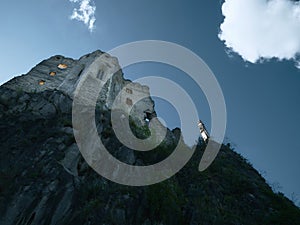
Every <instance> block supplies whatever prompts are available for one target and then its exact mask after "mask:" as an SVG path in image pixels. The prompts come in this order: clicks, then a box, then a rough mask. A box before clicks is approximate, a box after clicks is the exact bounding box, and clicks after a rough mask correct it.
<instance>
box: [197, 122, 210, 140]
mask: <svg viewBox="0 0 300 225" xmlns="http://www.w3.org/2000/svg"><path fill="white" fill-rule="evenodd" d="M198 127H199V129H200V134H201V137H202V139H203V141H204V142H205V143H207V142H208V139H209V134H208V132H207V130H206V128H205V126H204V123H203V122H202V121H201V120H199V121H198Z"/></svg>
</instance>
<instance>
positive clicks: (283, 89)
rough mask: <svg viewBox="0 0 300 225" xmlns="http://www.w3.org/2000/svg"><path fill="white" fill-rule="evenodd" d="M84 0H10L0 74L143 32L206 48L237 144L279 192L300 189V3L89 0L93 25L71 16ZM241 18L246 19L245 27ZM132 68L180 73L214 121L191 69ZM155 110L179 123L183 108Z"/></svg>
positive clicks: (141, 36)
mask: <svg viewBox="0 0 300 225" xmlns="http://www.w3.org/2000/svg"><path fill="white" fill-rule="evenodd" d="M80 2H82V1H80V0H79V1H77V2H76V1H74V0H73V2H71V1H69V0H41V1H33V0H27V1H16V0H10V1H3V2H2V7H1V9H2V10H1V13H0V26H1V36H0V49H1V51H0V59H1V62H2V64H1V65H2V66H1V67H0V83H3V82H5V81H7V80H9V79H11V78H12V77H14V76H17V75H21V74H25V73H27V72H28V71H29V70H30V69H31V68H32V67H33V66H35V65H36V64H37V63H39V62H40V61H41V60H44V59H46V58H49V57H50V56H52V55H57V54H62V55H65V56H68V57H72V58H79V57H80V56H82V55H84V54H87V53H89V52H92V51H95V50H97V49H101V50H103V51H109V50H110V49H112V48H114V47H117V46H118V45H120V44H125V43H128V42H132V41H139V40H145V39H146V40H148V39H155V40H164V41H170V42H174V43H177V44H180V45H182V46H184V47H186V48H189V49H190V50H192V51H193V52H195V53H196V54H197V55H199V56H200V57H201V58H202V59H203V60H204V61H205V62H206V63H207V64H208V66H209V67H210V68H211V70H212V71H213V72H214V74H215V76H216V78H217V79H218V81H219V83H220V86H221V88H222V90H223V93H224V97H225V100H226V106H227V113H228V121H227V122H228V124H227V130H226V137H227V139H228V140H229V141H230V142H231V143H232V144H233V145H235V146H236V151H238V152H239V153H241V154H242V155H243V156H245V157H246V158H247V159H249V161H250V162H251V163H252V164H253V165H254V167H255V168H256V169H258V170H259V171H260V172H262V173H263V174H264V176H265V177H266V178H267V180H268V182H269V183H271V184H272V183H279V185H280V186H281V187H282V188H280V189H279V191H282V192H284V193H285V194H286V195H287V196H291V194H292V193H296V194H297V195H299V198H300V179H299V175H298V173H299V172H300V163H299V159H300V143H299V142H298V140H299V137H300V130H299V128H298V126H299V124H300V117H299V115H300V104H299V101H300V88H299V85H300V69H298V68H297V67H296V66H295V64H297V61H298V58H297V57H298V56H299V53H300V51H299V49H300V35H299V32H297V29H296V31H295V28H297V27H298V26H299V24H300V23H297V16H295V17H293V16H287V14H289V15H294V14H295V15H298V14H297V9H298V8H297V7H294V6H293V5H290V3H288V4H287V3H286V2H287V0H273V1H270V2H272V3H273V5H266V4H267V3H266V2H265V1H264V0H261V1H260V2H262V3H264V4H262V5H260V3H259V2H258V1H257V0H255V1H253V5H251V4H249V3H244V4H247V5H241V4H242V3H238V2H237V0H226V5H225V6H226V7H225V6H224V4H223V3H224V2H223V1H209V0H204V1H196V0H191V1H188V2H186V1H182V0H165V1H159V0H152V1H146V0H145V1H138V0H126V1H101V0H97V1H94V2H92V1H90V4H91V5H92V6H95V7H96V9H95V14H94V17H95V19H96V21H95V23H94V27H93V28H92V32H91V31H90V30H89V26H90V24H89V23H87V24H84V22H82V21H78V20H76V19H73V20H71V19H70V17H71V15H72V14H73V13H74V9H75V8H77V12H78V13H80V11H78V10H79V7H80ZM87 2H89V1H87ZM239 2H243V1H239ZM250 2H251V1H250ZM222 6H224V8H225V10H224V8H223V13H224V14H225V13H226V15H225V16H226V17H225V18H227V20H226V21H225V22H224V16H223V15H222ZM258 9H259V14H255V13H254V12H258ZM241 11H242V12H241ZM267 12H268V13H269V12H271V13H270V14H268V13H267ZM299 12H300V10H299ZM73 15H74V14H73ZM92 16H93V15H92ZM257 17H259V18H260V20H261V21H259V20H258V19H257ZM77 18H78V19H80V17H77ZM90 18H92V17H90ZM299 18H300V17H299ZM241 21H246V22H247V23H246V26H245V24H243V23H241ZM298 22H299V21H298ZM222 23H223V26H221V27H220V25H221V24H222ZM261 24H263V26H262V25H261ZM90 28H91V26H90ZM283 29H284V30H283ZM221 31H222V35H219V34H220V32H221ZM280 31H281V32H280ZM299 31H300V29H299ZM283 33H284V34H287V35H283ZM277 37H279V39H277ZM220 39H222V41H221V40H220ZM241 40H243V41H241ZM270 40H272V41H271V42H272V43H271V44H268V43H270ZM227 47H230V48H231V51H229V50H228V48H227ZM297 54H298V55H297ZM274 57H275V58H274ZM276 58H277V59H276ZM278 58H279V59H281V60H280V61H279V60H278ZM124 73H125V77H126V78H129V79H136V78H140V77H143V76H144V75H153V74H160V75H161V76H165V77H168V78H172V79H173V80H174V81H176V82H178V83H179V84H180V85H181V86H182V87H184V88H185V89H187V90H189V94H190V95H191V97H192V98H193V100H194V101H195V104H196V105H197V107H198V109H199V114H200V115H201V119H202V120H203V121H205V122H206V124H207V126H208V127H210V111H209V108H208V104H207V102H206V99H205V97H204V95H203V93H202V92H201V90H199V89H197V86H196V85H195V84H193V83H192V82H191V81H190V80H189V79H188V78H187V77H186V76H185V75H184V74H183V72H181V71H178V70H176V69H175V68H171V67H169V66H166V65H160V64H153V63H144V64H138V65H136V66H130V67H128V68H126V69H124ZM167 109H170V110H171V112H173V111H174V110H172V109H171V107H167ZM157 110H158V114H159V115H160V116H161V117H163V118H164V117H165V118H164V119H165V120H167V123H168V125H169V126H170V127H171V128H174V127H176V126H179V123H178V117H177V116H176V115H175V114H174V116H170V112H168V111H167V110H166V109H164V107H162V102H161V101H158V103H157ZM275 186H278V185H275Z"/></svg>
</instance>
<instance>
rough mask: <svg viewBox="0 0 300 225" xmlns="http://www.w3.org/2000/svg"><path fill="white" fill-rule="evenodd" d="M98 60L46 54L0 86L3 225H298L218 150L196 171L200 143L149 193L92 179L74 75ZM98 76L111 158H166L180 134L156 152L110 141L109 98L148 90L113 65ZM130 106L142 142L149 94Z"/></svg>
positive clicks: (99, 119) (235, 157)
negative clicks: (75, 114) (77, 134)
mask: <svg viewBox="0 0 300 225" xmlns="http://www.w3.org/2000/svg"><path fill="white" fill-rule="evenodd" d="M102 54H104V53H103V52H101V51H96V52H94V53H92V54H89V55H86V56H83V57H82V58H80V59H79V60H73V59H69V58H65V57H63V56H54V57H51V58H50V59H48V60H45V61H43V62H41V63H40V64H38V65H37V66H36V67H35V68H33V69H32V70H31V71H30V72H29V73H28V74H26V75H23V76H20V77H16V78H14V79H13V80H11V81H9V82H8V83H6V84H4V85H3V86H1V87H0V224H1V225H2V224H3V225H16V224H17V225H23V224H24V225H42V224H51V225H52V224H53V225H54V224H72V225H73V224H75V225H76V224H78V225H82V224H97V225H98V224H120V225H121V224H122V225H124V224H138V225H140V224H143V225H150V224H166V225H168V224H190V225H194V224H195V225H196V224H205V225H206V224H207V225H208V224H209V225H211V224H220V225H221V224H222V225H226V224H243V225H248V224H249V225H256V224H257V225H262V224H264V225H268V224H273V225H274V224H278V225H287V224H289V225H292V224H295V225H296V224H299V221H300V210H299V208H297V207H296V206H295V205H294V204H293V203H292V202H291V201H290V200H288V199H287V198H285V197H284V196H283V195H282V194H280V193H273V191H272V189H271V188H270V187H269V185H267V183H266V182H265V180H264V178H263V177H262V176H261V175H260V174H259V173H258V172H257V171H256V170H255V169H254V168H253V167H252V166H251V165H250V164H249V163H248V162H247V161H246V160H245V159H244V158H243V157H241V156H240V155H239V154H237V153H235V152H234V151H233V150H232V149H230V147H229V146H226V145H222V148H221V151H220V153H219V154H218V157H217V158H216V160H215V161H214V163H213V164H212V165H211V166H210V167H209V168H208V169H207V170H206V171H204V172H202V173H200V172H199V171H198V163H199V159H200V158H201V155H202V153H203V149H204V147H205V144H201V143H199V144H198V145H197V150H196V154H195V155H194V156H193V158H192V160H191V161H190V162H189V163H188V164H187V165H186V166H185V167H184V168H183V169H182V170H181V171H180V172H179V173H178V174H176V176H174V177H172V178H170V179H168V180H166V181H164V182H162V183H159V184H155V185H151V186H146V187H129V186H124V185H119V184H116V183H113V182H111V181H109V180H107V179H105V178H103V177H101V176H99V175H98V174H97V173H96V172H94V171H93V169H91V168H90V167H89V166H88V164H87V163H86V162H85V160H84V159H83V157H82V156H81V154H80V152H79V150H78V147H77V144H76V142H75V138H74V133H73V127H72V103H73V100H74V99H73V98H74V90H75V88H76V85H77V84H78V79H79V77H80V76H82V75H84V73H85V72H87V71H85V69H86V68H88V67H89V66H90V65H91V64H92V63H93V62H94V61H95V59H97V58H98V57H99V56H101V55H102ZM97 68H98V69H99V68H101V69H99V71H98V72H99V73H96V75H98V74H99V76H105V74H109V73H111V72H112V71H113V72H114V74H113V76H112V78H111V79H110V80H109V81H108V82H106V86H105V87H106V88H105V89H104V91H103V92H101V93H100V96H99V102H98V103H99V105H98V106H99V107H96V109H95V114H96V125H97V130H98V133H99V135H100V138H101V140H102V141H103V143H104V144H105V146H106V147H107V149H108V150H109V151H110V153H111V154H112V155H113V156H114V157H116V158H117V159H119V160H120V161H123V162H125V163H127V164H130V165H139V166H145V165H152V164H154V163H156V162H159V161H161V160H162V159H164V158H166V157H167V156H169V155H170V154H171V153H172V151H173V149H174V146H175V145H176V144H177V141H178V139H179V137H180V130H179V129H175V130H173V131H170V130H168V131H167V136H166V139H165V141H164V142H163V144H161V145H160V146H158V147H157V148H156V149H154V150H152V151H150V152H138V151H135V150H133V149H130V148H128V147H126V146H124V145H123V144H122V143H120V142H119V141H118V139H117V138H116V136H115V134H114V131H113V129H112V124H111V122H110V117H111V107H112V102H113V99H114V98H115V97H116V96H117V94H118V92H119V91H120V90H121V89H122V88H123V87H125V86H126V85H127V84H129V85H132V86H131V88H129V89H130V90H131V91H136V90H138V91H140V90H142V92H143V93H146V94H148V95H149V89H148V88H147V87H145V86H142V85H140V84H134V83H131V82H130V81H129V80H124V78H123V74H122V71H121V70H119V68H118V63H117V60H116V59H115V58H112V57H107V58H106V59H104V61H102V64H101V65H99V64H98V67H97ZM115 69H118V70H117V72H115ZM130 90H128V95H130ZM125 91H126V90H125ZM126 99H127V97H126V98H121V99H120V101H126ZM125 103H126V102H125ZM135 107H136V109H134V110H135V111H134V112H133V114H132V117H133V120H132V121H131V129H132V130H133V133H134V134H135V135H136V136H137V137H139V138H146V137H147V136H149V129H148V127H147V126H146V125H145V124H143V120H144V118H145V117H151V118H152V117H154V118H155V116H156V113H155V110H154V102H153V101H152V100H151V98H150V97H149V96H148V97H146V98H145V99H144V100H143V101H142V102H141V103H139V104H138V105H137V106H135Z"/></svg>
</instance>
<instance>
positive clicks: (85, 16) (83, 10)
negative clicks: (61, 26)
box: [69, 0, 96, 31]
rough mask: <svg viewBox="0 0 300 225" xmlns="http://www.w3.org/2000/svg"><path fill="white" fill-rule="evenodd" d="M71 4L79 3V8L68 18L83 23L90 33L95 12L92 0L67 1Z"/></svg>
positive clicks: (93, 26) (94, 19)
mask: <svg viewBox="0 0 300 225" xmlns="http://www.w3.org/2000/svg"><path fill="white" fill-rule="evenodd" d="M69 1H70V2H73V3H79V8H75V9H74V10H73V13H72V15H71V17H70V19H72V20H78V21H82V22H84V24H85V25H86V26H87V27H88V29H89V30H90V31H93V30H94V28H95V21H96V17H95V12H96V6H95V3H94V2H93V1H92V0H69Z"/></svg>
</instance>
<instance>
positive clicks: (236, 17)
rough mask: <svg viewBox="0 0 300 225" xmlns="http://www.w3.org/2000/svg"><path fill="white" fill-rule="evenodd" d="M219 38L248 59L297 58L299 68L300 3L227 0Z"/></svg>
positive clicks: (285, 0) (265, 0)
mask: <svg viewBox="0 0 300 225" xmlns="http://www.w3.org/2000/svg"><path fill="white" fill-rule="evenodd" d="M222 13H223V15H224V17H225V19H224V21H223V23H222V24H221V26H220V30H221V31H220V33H219V38H220V39H221V40H222V41H224V42H225V45H226V46H227V47H228V48H230V49H231V50H232V51H234V52H236V53H238V54H239V55H241V56H242V58H243V59H244V60H246V61H249V62H252V63H256V62H260V61H262V60H266V59H271V58H277V59H278V60H283V59H287V60H294V61H295V63H296V66H297V67H299V68H300V61H299V56H300V3H299V2H295V1H290V0H225V2H224V4H223V6H222Z"/></svg>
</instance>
